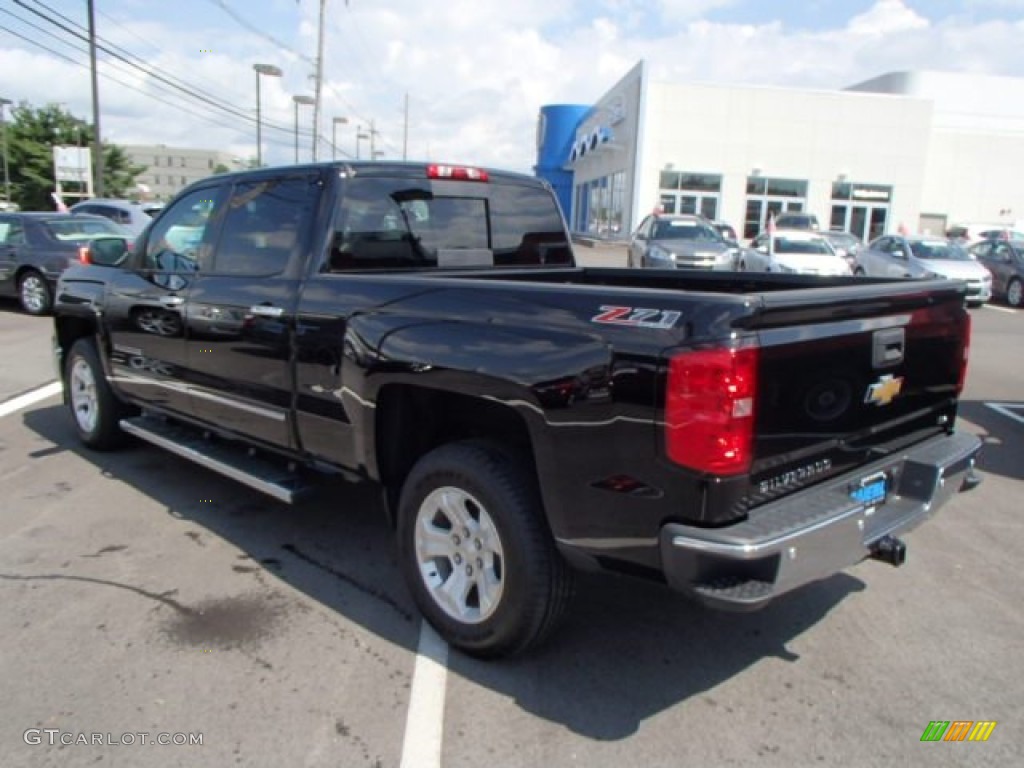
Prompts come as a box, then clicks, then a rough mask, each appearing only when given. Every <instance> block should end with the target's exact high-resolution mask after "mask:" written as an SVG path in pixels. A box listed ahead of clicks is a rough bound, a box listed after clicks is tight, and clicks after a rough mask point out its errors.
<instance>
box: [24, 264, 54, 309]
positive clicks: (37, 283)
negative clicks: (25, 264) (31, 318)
mask: <svg viewBox="0 0 1024 768" xmlns="http://www.w3.org/2000/svg"><path fill="white" fill-rule="evenodd" d="M18 301H20V302H21V308H22V309H24V310H25V311H26V312H28V313H29V314H30V315H45V314H46V313H47V312H49V311H50V309H52V308H53V291H51V290H50V284H49V283H47V282H46V278H45V277H43V276H42V274H40V273H39V272H37V271H36V270H34V269H29V270H26V271H25V272H23V273H22V275H21V277H19V278H18Z"/></svg>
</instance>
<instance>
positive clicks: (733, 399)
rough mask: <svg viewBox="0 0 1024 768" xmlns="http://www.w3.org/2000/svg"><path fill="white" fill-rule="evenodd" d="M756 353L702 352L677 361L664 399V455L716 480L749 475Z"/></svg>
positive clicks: (686, 354)
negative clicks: (706, 473)
mask: <svg viewBox="0 0 1024 768" xmlns="http://www.w3.org/2000/svg"><path fill="white" fill-rule="evenodd" d="M757 361H758V350H757V347H744V348H742V349H726V348H718V349H701V350H693V351H690V352H683V353H681V354H678V355H676V356H674V357H672V358H671V359H670V360H669V364H668V389H667V391H666V394H665V450H666V453H667V454H668V457H669V458H670V459H671V460H672V461H674V462H676V463H677V464H682V465H683V466H685V467H690V468H692V469H695V470H698V471H701V472H709V473H711V474H716V475H736V474H742V473H744V472H747V471H749V470H750V463H751V460H752V458H753V446H754V400H755V395H756V392H757Z"/></svg>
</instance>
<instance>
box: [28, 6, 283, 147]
mask: <svg viewBox="0 0 1024 768" xmlns="http://www.w3.org/2000/svg"><path fill="white" fill-rule="evenodd" d="M15 3H17V4H18V5H20V6H21V7H22V8H24V9H25V10H27V11H29V12H30V13H33V14H35V15H36V16H39V17H40V18H42V19H43V20H44V21H46V22H48V23H50V24H52V25H54V26H56V27H58V28H60V29H62V30H63V31H65V32H67V33H68V34H69V35H71V36H73V37H77V38H78V39H80V40H83V41H88V38H87V37H86V36H85V35H84V34H82V33H80V32H77V31H75V30H74V29H72V28H70V27H68V26H65V25H64V24H61V23H60V22H58V21H56V20H55V19H53V18H51V17H49V16H47V15H46V14H45V13H42V12H41V11H39V10H37V9H35V8H30V7H29V6H27V5H26V4H25V3H24V2H23V0H15ZM36 4H37V5H39V6H41V7H43V8H45V9H46V10H47V11H50V12H51V13H56V14H57V16H59V17H60V18H63V19H66V20H67V21H68V23H70V24H73V25H75V26H79V25H77V24H76V23H75V22H74V21H72V20H71V19H68V18H67V17H66V16H63V15H62V14H60V13H57V12H56V11H54V10H53V9H52V8H50V7H49V6H47V5H45V4H44V3H39V2H37V3H36ZM16 18H17V17H16ZM80 28H81V27H80ZM97 39H98V40H101V39H102V38H97ZM97 47H98V48H99V49H100V50H102V51H103V52H104V53H107V54H108V55H110V56H112V57H114V58H115V59H118V60H120V61H122V62H124V63H125V64H127V65H129V66H131V67H134V68H135V69H137V70H139V71H141V72H143V73H144V74H146V75H148V76H149V77H151V78H153V79H154V80H157V81H159V82H162V83H164V84H166V85H168V86H170V87H172V88H175V89H177V90H179V91H182V92H183V93H185V94H186V95H188V96H189V97H190V98H192V99H194V100H196V101H201V102H204V103H206V104H208V105H209V106H212V107H213V108H215V109H218V110H220V111H222V112H225V113H227V114H228V115H230V116H232V117H237V118H241V119H242V120H245V121H247V122H251V123H255V122H256V118H255V116H253V115H250V114H248V112H247V111H245V110H244V109H243V108H240V107H238V106H236V105H233V104H230V103H228V102H225V101H224V100H223V99H220V98H219V97H217V96H216V95H214V94H211V93H209V92H205V91H203V90H202V89H200V88H197V87H195V86H192V85H190V84H188V83H185V82H184V81H180V80H179V81H178V82H174V81H175V80H177V78H175V77H174V76H173V75H167V74H164V73H163V72H161V71H160V70H159V69H157V68H156V67H153V66H152V65H150V64H148V63H147V62H144V61H143V60H142V59H140V58H139V57H138V56H135V54H133V53H131V52H129V51H127V50H124V49H120V50H124V53H123V54H122V53H121V52H120V50H113V49H112V48H111V44H110V43H108V42H107V41H105V40H103V44H99V43H97ZM113 48H115V49H117V48H119V46H113ZM129 57H131V58H134V59H137V60H138V62H141V63H137V62H135V61H131V60H130V58H129ZM265 125H266V127H268V128H271V129H273V130H276V131H281V132H283V133H288V134H291V133H293V129H292V128H290V127H288V126H285V125H281V124H278V123H273V122H269V121H266V122H265Z"/></svg>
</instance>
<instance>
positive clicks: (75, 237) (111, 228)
mask: <svg viewBox="0 0 1024 768" xmlns="http://www.w3.org/2000/svg"><path fill="white" fill-rule="evenodd" d="M43 227H44V229H46V230H48V231H49V233H50V235H51V236H52V237H54V238H56V239H57V240H67V241H75V242H83V241H85V240H88V239H89V238H92V237H95V236H96V235H121V236H122V237H123V236H124V235H125V231H124V230H123V229H121V228H120V227H119V226H117V224H114V223H113V222H111V221H108V220H106V219H94V218H92V217H89V218H86V217H84V216H79V217H76V216H69V217H68V218H66V219H48V220H47V221H45V222H44V223H43Z"/></svg>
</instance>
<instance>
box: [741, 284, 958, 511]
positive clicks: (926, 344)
mask: <svg viewBox="0 0 1024 768" xmlns="http://www.w3.org/2000/svg"><path fill="white" fill-rule="evenodd" d="M826 293H827V292H824V291H817V290H814V289H811V290H804V291H799V292H793V291H781V292H775V293H765V294H762V295H761V297H760V299H761V305H760V307H759V309H758V310H757V311H756V312H755V313H754V314H753V315H751V316H750V317H748V318H746V319H744V321H742V324H743V326H744V327H745V328H746V329H747V330H749V331H753V332H754V333H755V335H756V337H757V340H758V344H759V367H758V383H757V398H756V401H755V402H756V404H757V405H756V411H755V424H756V426H755V429H754V435H755V443H754V452H753V463H752V466H751V471H750V475H749V486H748V487H746V488H744V489H743V491H742V493H741V494H740V495H741V499H736V496H734V499H736V500H737V502H738V503H739V504H740V505H741V506H742V507H745V508H747V509H749V508H751V507H755V506H757V505H759V504H762V503H765V502H767V501H770V500H772V499H775V498H778V497H780V496H784V495H786V494H787V493H790V492H792V491H794V490H796V489H798V488H801V487H804V486H807V485H809V484H812V483H814V482H818V481H821V480H824V479H825V478H826V477H829V476H832V475H835V474H838V473H840V472H844V471H848V470H850V469H851V468H853V467H856V466H860V465H865V464H867V463H869V462H871V461H872V460H875V459H879V458H882V457H884V456H887V455H890V454H892V453H895V452H898V451H900V450H901V449H903V448H905V447H907V446H909V445H911V444H913V443H915V442H917V441H919V440H921V439H923V438H925V437H928V436H931V435H935V434H938V433H941V432H948V431H949V430H950V429H951V428H952V425H953V421H954V419H955V418H956V404H957V396H958V394H959V392H960V389H961V388H962V386H963V376H964V372H965V370H966V368H965V366H966V356H967V347H968V344H969V339H970V315H969V314H968V312H967V310H966V308H965V305H964V287H963V285H962V284H960V283H956V282H953V283H950V282H947V281H937V280H929V281H922V282H908V283H907V284H905V285H903V286H894V285H893V284H892V283H888V284H886V285H885V290H884V295H883V293H882V292H881V291H879V290H878V286H876V285H872V284H867V285H864V286H857V287H852V288H850V289H849V291H848V292H846V294H845V296H844V300H843V301H842V302H841V303H837V302H836V301H835V296H834V294H833V295H832V296H831V297H830V298H829V297H826V296H825V294H826ZM891 480H892V479H891V478H890V479H889V482H891ZM738 490H739V489H737V488H734V489H733V492H734V493H735V492H736V491H738ZM734 511H738V510H736V509H735V508H734Z"/></svg>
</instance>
